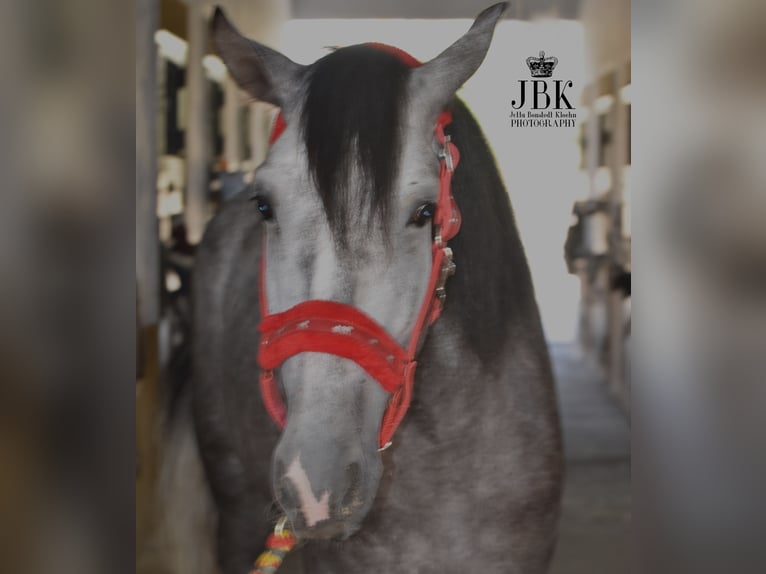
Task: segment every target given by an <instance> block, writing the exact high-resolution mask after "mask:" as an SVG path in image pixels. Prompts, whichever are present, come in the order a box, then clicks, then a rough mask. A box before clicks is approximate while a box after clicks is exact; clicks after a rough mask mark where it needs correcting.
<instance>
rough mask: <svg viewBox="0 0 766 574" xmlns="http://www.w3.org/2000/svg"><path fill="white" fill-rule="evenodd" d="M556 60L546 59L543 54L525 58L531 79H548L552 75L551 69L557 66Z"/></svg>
mask: <svg viewBox="0 0 766 574" xmlns="http://www.w3.org/2000/svg"><path fill="white" fill-rule="evenodd" d="M558 63H559V59H558V58H553V57H550V58H546V57H545V52H542V51H541V52H540V56H539V57H537V58H535V57H534V56H532V57H530V58H527V66H529V71H530V72H531V74H532V77H533V78H550V77H551V76H552V75H553V69H554V68H555V67H556V66H557V65H558Z"/></svg>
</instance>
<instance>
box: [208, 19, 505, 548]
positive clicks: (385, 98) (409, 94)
mask: <svg viewBox="0 0 766 574" xmlns="http://www.w3.org/2000/svg"><path fill="white" fill-rule="evenodd" d="M501 13H502V7H499V6H496V7H493V8H492V9H489V10H487V11H485V12H484V13H482V15H480V16H479V18H478V19H477V21H476V23H475V24H474V26H473V27H472V28H471V30H470V31H469V32H468V33H467V34H466V35H465V36H464V37H463V38H461V39H460V40H458V42H456V43H455V44H453V46H451V47H450V48H448V49H447V50H446V51H445V52H443V53H442V54H441V55H440V56H438V57H437V58H436V59H434V60H432V61H431V62H429V63H427V64H425V65H424V66H422V67H420V68H416V69H412V70H410V69H409V68H407V67H406V66H405V65H404V64H403V63H401V62H400V61H399V60H398V59H397V58H396V57H395V56H392V55H390V54H384V53H382V52H379V51H375V50H373V49H371V48H361V47H352V48H348V49H342V50H339V51H337V52H335V53H333V54H331V55H329V56H327V57H325V58H323V59H322V60H320V61H319V62H317V63H316V64H314V65H313V66H308V67H304V66H299V65H297V64H295V63H293V62H291V61H290V60H288V59H287V58H285V57H284V56H282V55H281V54H278V53H277V52H274V51H272V50H269V49H268V48H266V47H264V46H261V45H260V44H257V43H255V42H251V41H249V40H246V39H245V38H243V37H242V36H240V35H239V34H238V33H237V32H236V30H234V29H233V28H232V27H231V25H230V24H229V23H228V22H227V21H226V20H225V18H223V16H222V15H221V14H220V13H218V14H217V15H216V18H215V21H214V33H215V38H216V43H217V47H218V50H219V52H220V53H221V55H222V56H223V58H224V60H225V61H226V63H227V65H228V67H229V70H230V72H231V73H232V75H233V76H234V78H235V79H236V80H237V81H238V82H239V83H240V84H241V85H242V86H243V87H245V88H246V89H248V91H250V92H251V94H252V95H254V96H256V97H258V98H260V99H264V100H267V101H270V102H272V103H274V104H276V105H279V106H281V107H282V112H283V114H284V116H285V118H286V121H287V128H286V130H285V132H284V133H283V134H282V135H281V137H280V138H279V139H278V140H277V141H276V142H275V144H274V145H273V146H272V148H271V150H270V152H269V155H268V158H267V160H266V161H265V163H264V164H263V165H262V166H261V167H260V168H259V169H258V171H257V173H256V176H255V181H254V185H253V192H254V193H253V204H254V206H253V217H262V218H263V219H264V223H263V225H264V227H265V235H266V249H265V256H266V268H265V288H266V294H267V299H268V305H269V312H271V313H276V312H280V311H284V310H286V309H288V308H290V307H293V306H294V305H297V304H299V303H301V302H303V301H307V300H329V301H337V302H341V303H345V304H348V305H352V306H354V307H356V308H357V309H359V310H360V311H362V312H364V313H365V314H367V315H368V316H370V317H372V318H373V319H374V320H375V321H377V322H378V323H379V324H380V325H381V326H382V327H384V328H385V329H386V331H387V332H388V333H389V334H390V335H391V336H392V337H393V338H395V339H396V340H397V341H398V342H399V344H400V345H402V346H404V347H406V346H407V344H408V342H409V339H410V336H411V334H412V331H413V326H414V323H415V321H416V318H417V316H418V313H419V311H420V307H421V305H422V304H423V301H424V299H425V297H426V289H427V286H428V280H429V276H430V272H431V258H432V254H431V242H432V229H431V224H430V222H431V218H432V216H433V214H434V209H435V203H436V199H437V195H438V190H439V161H438V158H437V156H436V154H435V151H434V146H433V126H434V123H435V120H436V117H437V115H438V113H439V112H440V111H441V110H442V109H443V107H444V106H445V105H446V104H447V103H448V102H449V101H450V99H451V98H452V97H453V96H454V92H455V90H456V89H457V88H458V87H459V86H460V85H462V83H463V82H464V81H465V80H466V79H467V78H468V77H469V76H470V75H471V74H473V72H474V71H475V70H476V68H477V67H478V66H479V64H480V63H481V61H482V60H483V58H484V55H485V53H486V50H487V48H488V46H489V42H490V39H491V36H492V31H493V29H494V25H495V23H496V21H497V19H498V17H499V16H500V14H501ZM279 379H280V381H281V384H282V389H283V392H284V396H285V399H286V403H287V407H288V418H287V424H286V426H285V429H284V432H283V434H282V437H281V440H280V441H279V444H278V446H277V448H276V451H275V453H274V461H273V486H274V491H275V494H276V496H277V499H278V501H279V503H280V505H281V506H282V508H283V509H284V511H285V512H286V513H287V516H288V518H289V519H290V521H291V523H292V525H293V527H294V529H295V530H296V532H297V534H298V535H299V536H300V537H301V538H331V537H346V536H349V535H350V534H352V533H353V532H354V531H355V530H356V529H357V528H358V527H359V525H360V524H361V522H362V520H363V518H364V517H365V515H366V514H367V512H368V511H369V510H370V508H371V507H372V504H373V501H374V499H375V495H376V492H377V489H378V483H379V480H380V477H381V474H382V462H381V457H380V454H379V453H378V433H379V430H380V424H381V419H382V417H383V413H384V411H385V408H386V405H387V402H388V399H389V395H388V393H387V392H386V391H385V390H383V389H382V388H381V386H380V385H379V384H378V382H377V381H376V380H374V379H373V378H371V377H370V376H369V375H368V374H367V373H366V372H365V371H364V370H363V369H362V368H361V367H359V366H358V365H357V364H356V363H354V362H352V361H349V360H345V359H342V358H340V357H336V356H334V355H327V354H320V353H300V354H298V355H295V356H293V357H292V358H290V359H288V360H287V361H285V362H284V363H283V365H282V366H281V367H280V369H279Z"/></svg>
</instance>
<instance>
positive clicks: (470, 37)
mask: <svg viewBox="0 0 766 574" xmlns="http://www.w3.org/2000/svg"><path fill="white" fill-rule="evenodd" d="M507 7H508V2H500V3H499V4H495V5H493V6H490V7H489V8H487V9H486V10H484V11H483V12H482V13H481V14H479V15H478V16H477V17H476V20H474V23H473V25H472V26H471V28H470V30H468V32H466V33H465V34H464V35H463V36H462V37H461V38H460V39H458V40H457V41H456V42H455V43H454V44H452V45H451V46H450V47H449V48H447V49H446V50H444V51H443V52H442V53H441V54H439V55H438V56H436V57H435V58H434V59H433V60H430V61H429V62H426V63H425V64H423V65H422V66H420V67H418V68H414V69H413V70H412V74H411V80H410V82H411V84H410V86H411V93H412V94H413V98H414V99H415V100H417V102H418V103H419V104H421V105H422V106H423V107H424V108H425V110H426V113H427V114H428V115H429V117H430V116H433V118H435V117H436V115H438V114H439V112H441V110H442V109H443V108H444V106H446V105H447V104H448V103H449V102H450V100H452V98H453V96H454V95H455V92H456V91H457V90H458V88H460V86H462V85H463V84H464V83H465V82H466V80H468V78H470V77H471V76H473V74H474V72H476V70H478V69H479V66H480V65H481V63H482V62H483V61H484V56H486V55H487V51H488V50H489V44H490V42H491V41H492V34H493V33H494V31H495V25H496V24H497V21H498V20H499V19H500V16H502V14H503V12H505V9H506V8H507ZM433 118H431V119H433Z"/></svg>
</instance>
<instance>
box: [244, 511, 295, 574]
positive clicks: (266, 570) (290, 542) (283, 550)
mask: <svg viewBox="0 0 766 574" xmlns="http://www.w3.org/2000/svg"><path fill="white" fill-rule="evenodd" d="M286 524H287V517H286V516H283V517H282V518H280V519H279V520H278V521H277V525H276V526H275V527H274V532H273V533H272V534H269V537H268V538H267V539H266V549H265V550H264V551H263V552H261V554H260V556H258V559H257V560H256V561H255V564H254V565H253V569H252V570H250V574H274V573H275V572H276V571H277V569H278V568H279V567H280V566H281V565H282V562H283V561H284V559H285V556H287V553H288V552H290V550H292V549H293V548H295V545H296V544H297V542H298V539H297V538H296V537H295V535H294V534H293V533H292V532H290V530H288V529H287V528H285V525H286Z"/></svg>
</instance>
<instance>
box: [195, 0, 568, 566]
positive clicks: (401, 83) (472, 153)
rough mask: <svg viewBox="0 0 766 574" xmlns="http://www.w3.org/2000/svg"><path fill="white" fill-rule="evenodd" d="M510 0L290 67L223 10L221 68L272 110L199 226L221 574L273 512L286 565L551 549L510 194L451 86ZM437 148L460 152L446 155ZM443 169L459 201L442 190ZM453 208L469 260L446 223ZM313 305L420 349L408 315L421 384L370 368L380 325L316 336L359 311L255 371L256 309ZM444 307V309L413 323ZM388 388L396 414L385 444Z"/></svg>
mask: <svg viewBox="0 0 766 574" xmlns="http://www.w3.org/2000/svg"><path fill="white" fill-rule="evenodd" d="M504 10H505V4H497V5H495V6H492V7H490V8H488V9H486V10H485V11H483V12H482V13H481V14H480V15H479V16H478V17H477V18H476V19H475V21H474V23H473V25H472V26H471V28H470V30H468V31H467V32H466V33H465V35H463V36H462V37H461V38H460V39H458V40H457V41H456V42H454V43H453V44H452V45H451V46H449V47H448V48H447V49H446V50H444V51H443V52H442V53H441V54H440V55H438V56H437V57H436V58H434V59H433V60H430V61H428V62H426V63H424V64H422V65H419V63H415V62H413V61H412V59H411V57H409V56H407V55H406V54H403V53H401V52H399V51H397V50H396V49H389V48H387V47H381V46H377V45H358V46H350V47H343V48H338V49H335V50H334V51H332V52H330V53H329V54H327V55H326V56H324V57H323V58H321V59H320V60H318V61H317V62H315V63H313V64H311V65H301V64H297V63H295V62H293V61H291V60H290V59H288V58H287V57H286V56H284V55H283V54H281V53H279V52H278V51H275V50H273V49H271V48H269V47H267V46H265V45H262V44H260V43H258V42H255V41H253V40H250V39H248V38H246V37H244V36H243V35H241V34H240V33H239V32H238V31H237V29H236V28H235V27H234V25H233V24H232V23H230V22H229V20H228V19H227V18H226V16H225V15H224V14H223V12H222V11H221V10H220V9H217V10H216V12H215V15H214V17H213V20H212V24H211V25H212V36H213V41H214V45H215V47H216V49H217V51H218V53H219V54H220V56H221V58H222V59H223V61H224V63H225V64H226V66H227V68H228V71H229V73H230V75H231V76H232V78H233V79H234V80H235V81H236V82H237V83H238V84H239V86H240V87H241V88H242V89H244V90H245V91H246V92H247V93H248V94H249V95H250V96H252V97H253V98H256V99H258V100H261V101H265V102H269V103H271V104H274V105H275V106H278V107H279V108H280V113H281V119H280V120H279V123H280V124H281V125H280V128H279V132H280V133H279V134H277V135H278V137H276V135H275V136H274V138H273V140H274V141H273V144H272V146H271V147H270V150H269V152H268V155H267V158H266V160H265V161H264V163H263V164H262V165H261V166H260V167H259V168H258V169H257V170H256V172H255V175H254V179H253V182H252V185H251V186H250V187H249V188H248V189H247V190H245V191H243V192H242V193H241V194H240V195H239V196H237V197H236V198H234V199H232V200H231V201H230V202H229V203H228V204H227V205H225V206H224V207H223V208H222V209H221V210H220V212H219V213H218V214H217V215H216V216H215V217H214V218H213V219H212V220H211V222H210V223H209V224H208V227H207V229H206V232H205V235H204V238H203V240H202V242H201V244H200V245H199V248H198V251H197V256H196V264H195V265H196V267H195V272H194V286H193V293H194V295H193V304H194V318H193V325H194V326H193V337H192V345H193V347H192V349H193V359H192V361H193V375H192V377H193V381H192V385H191V386H192V396H191V405H192V406H191V411H192V414H193V421H194V430H195V436H196V444H197V448H198V450H199V453H200V456H201V460H202V464H203V468H204V477H205V480H206V482H207V485H208V486H209V489H210V493H211V495H212V499H213V501H214V504H215V514H216V521H215V531H216V532H215V539H216V549H217V550H216V553H217V560H218V564H219V567H220V569H221V571H222V572H223V573H224V574H245V573H246V572H249V571H250V569H251V568H252V566H253V562H254V560H255V559H256V557H257V556H258V554H259V552H260V551H261V550H262V544H263V542H264V540H265V539H266V538H267V536H268V535H269V533H270V532H271V531H272V529H273V528H274V522H275V520H276V519H277V517H278V516H280V515H283V514H284V515H285V516H286V518H287V524H288V527H289V528H290V530H291V531H292V532H293V533H294V534H295V535H296V537H297V539H298V540H299V541H300V544H299V547H298V548H296V549H295V550H294V551H293V553H292V554H291V555H288V558H287V561H286V562H285V568H288V567H289V564H290V562H291V560H293V564H297V563H298V562H297V561H300V562H302V564H303V565H304V568H305V570H306V571H307V572H312V573H313V572H316V573H321V574H332V573H344V574H349V573H365V574H371V573H377V572H380V573H383V572H385V573H390V572H418V573H430V572H440V573H441V572H483V573H492V572H502V573H523V574H540V573H543V572H545V571H546V570H547V568H548V564H549V562H550V559H551V556H552V553H553V550H554V547H555V542H556V535H557V522H558V515H559V506H560V497H561V482H562V455H561V438H560V428H559V420H558V412H557V402H556V396H555V390H554V386H553V377H552V371H551V366H550V362H549V357H548V350H547V347H546V342H545V338H544V334H543V330H542V326H541V322H540V317H539V312H538V309H537V304H536V300H535V295H534V290H533V285H532V280H531V277H530V272H529V269H528V265H527V262H526V257H525V254H524V249H523V246H522V243H521V240H520V236H519V233H518V230H517V227H516V224H515V220H514V215H513V211H512V208H511V204H510V199H509V195H508V193H507V191H506V189H505V186H504V184H503V182H502V180H501V177H500V175H499V172H498V169H497V166H496V165H495V161H494V158H493V156H492V153H491V151H490V148H489V146H488V144H487V142H486V140H485V138H484V136H483V134H482V132H481V129H480V128H479V126H478V124H477V122H476V121H475V120H474V118H473V117H472V115H471V113H470V111H469V110H468V109H467V107H466V106H465V104H464V103H463V102H462V101H461V100H460V99H459V98H457V96H456V91H457V90H458V88H460V87H461V86H462V84H463V83H464V82H465V81H466V80H467V79H468V78H469V77H471V76H472V75H473V74H474V72H475V71H476V70H477V69H478V67H479V66H480V64H481V63H482V61H483V60H484V57H485V55H486V53H487V51H488V49H489V46H490V42H491V39H492V36H493V32H494V28H495V25H496V23H497V21H498V19H499V18H500V16H501V15H502V13H503V12H504ZM445 110H446V111H447V113H448V116H447V119H446V120H445V119H444V118H445V116H444V114H445ZM435 126H439V127H440V129H441V128H443V134H442V137H440V138H439V140H438V141H437V138H436V136H435V133H436V132H435ZM437 131H438V130H437ZM445 153H446V155H447V156H449V158H447V159H449V160H451V161H452V160H454V161H455V162H456V163H457V165H451V166H447V167H445ZM457 154H459V161H457V157H458V156H457ZM450 168H452V169H450ZM445 170H448V171H449V175H447V178H448V180H449V185H448V187H447V193H448V195H449V198H450V200H451V201H452V202H454V209H455V211H454V212H453V213H448V212H449V210H450V209H451V207H450V206H449V205H447V204H445V203H444V202H443V201H441V200H440V193H441V192H442V190H443V189H444V185H443V184H444V176H445V174H446V173H447V171H445ZM439 216H441V219H439ZM458 220H459V226H460V228H459V232H457V233H456V234H455V235H454V237H452V238H451V239H450V240H449V249H450V250H451V252H450V254H449V255H451V257H449V259H450V260H452V259H454V265H455V266H456V268H455V267H453V266H451V265H448V263H449V261H446V262H445V258H447V257H448V255H447V252H446V251H444V250H442V243H441V242H442V241H443V238H441V237H440V236H438V234H440V233H442V232H443V229H437V227H438V226H437V225H436V222H437V221H442V222H446V223H444V224H445V225H446V224H447V223H449V222H451V223H452V224H455V223H456V222H457V221H458ZM435 246H438V253H439V255H440V257H441V259H440V260H439V261H440V265H441V266H442V267H440V268H439V269H438V270H436V271H435V267H434V266H435V264H436V263H435V261H436V259H435V256H434V253H436V251H435V249H436V247H435ZM445 270H446V273H441V272H442V271H445ZM437 271H438V272H437ZM453 271H454V275H453V276H452V277H450V278H449V279H448V281H446V276H448V275H450V274H451V273H452V272H453ZM434 277H437V279H436V280H437V281H439V286H438V287H440V288H441V291H440V293H439V297H438V298H437V297H435V296H432V293H430V292H429V290H430V289H432V288H433V287H434V284H433V281H432V279H433V278H434ZM445 296H446V298H445ZM264 300H265V302H264ZM307 302H308V303H311V304H316V305H315V307H316V308H322V309H325V308H328V309H332V310H334V311H333V312H335V311H337V312H338V313H340V314H341V315H342V314H343V313H347V315H348V316H349V317H350V318H349V321H352V322H353V321H356V323H354V324H356V325H358V324H363V325H366V327H365V328H366V329H367V330H366V331H364V333H366V334H367V335H369V333H370V332H375V333H380V337H381V338H385V339H386V344H388V345H389V348H391V346H393V348H395V349H399V348H406V347H407V345H408V343H412V341H413V340H414V339H413V337H414V335H413V330H415V329H416V328H417V330H418V334H417V335H418V336H417V337H416V340H415V342H414V344H413V345H411V347H412V349H413V355H412V357H410V359H411V360H410V362H408V363H406V364H405V367H404V368H405V369H409V370H407V375H406V376H411V380H409V383H408V385H410V386H409V387H408V389H409V390H410V391H411V395H410V396H408V397H406V400H404V399H402V395H401V393H400V392H399V390H392V389H390V388H388V387H385V386H384V385H383V384H382V383H381V381H382V379H383V378H384V377H383V375H381V374H380V373H379V372H378V374H377V375H376V374H374V369H372V368H371V367H370V362H374V360H377V359H378V358H379V357H378V355H380V352H379V350H377V348H376V349H372V348H371V347H370V348H368V347H369V346H371V345H373V344H383V343H382V342H378V341H377V340H375V339H371V341H370V342H362V343H359V344H358V346H356V347H353V349H355V350H356V351H355V352H354V353H348V355H349V356H344V355H343V352H341V351H334V352H329V351H325V352H322V350H323V349H325V346H326V345H327V344H328V343H327V341H329V340H330V339H331V338H332V337H333V336H336V335H337V336H341V335H343V334H348V333H347V331H351V330H352V328H353V327H351V326H349V327H347V330H346V331H343V332H341V331H337V329H336V328H335V327H333V329H332V330H330V329H327V330H326V332H324V334H322V333H319V332H315V333H314V334H315V335H317V337H315V338H314V339H312V340H314V341H315V346H311V345H309V346H308V347H306V348H305V349H300V348H299V349H293V351H292V352H291V353H287V355H288V356H286V357H283V359H284V360H283V361H281V362H279V365H278V366H271V367H268V368H266V367H264V366H263V365H262V364H261V363H262V360H261V358H257V357H261V355H258V353H259V352H260V351H259V349H260V346H261V345H263V344H265V343H264V337H266V334H265V332H264V327H263V325H262V323H265V321H263V319H264V318H265V315H267V314H268V315H269V316H272V315H273V316H279V314H280V313H285V312H287V313H289V312H290V311H289V310H291V309H296V308H300V309H302V308H304V306H305V304H307ZM317 302H318V303H317ZM431 303H434V304H435V307H433V308H435V309H437V310H438V313H437V315H439V316H438V319H436V320H434V321H432V322H430V321H429V322H427V323H423V324H421V327H422V329H421V327H417V326H416V321H417V318H418V317H419V316H422V315H423V309H425V308H426V307H427V308H428V309H429V312H431V311H432V310H433V309H432V307H431V306H430V305H431ZM309 306H310V305H309ZM312 308H313V307H312ZM317 312H318V311H317ZM308 316H309V318H311V317H313V315H310V313H309V315H308ZM325 318H326V317H325ZM308 323H309V321H308V320H306V321H301V322H297V323H295V324H293V326H292V328H293V330H294V331H297V330H298V329H300V328H302V327H305V326H306V325H308ZM295 325H298V326H295ZM259 326H260V330H259ZM301 326H302V327H301ZM283 327H284V325H283ZM359 329H360V330H363V329H362V328H361V327H359ZM421 331H422V332H421ZM295 336H296V337H298V336H300V334H296V335H295ZM317 345H318V346H317ZM365 345H367V346H365ZM318 349H319V350H318ZM357 351H358V352H357ZM393 352H394V351H392V353H393ZM362 355H364V356H362ZM368 360H369V361H368ZM390 360H391V359H390V358H389V361H390ZM365 361H368V362H365ZM414 365H417V368H416V369H415V368H414ZM381 368H383V367H381ZM266 371H268V373H267V374H268V376H269V377H273V379H269V381H268V384H270V385H271V387H268V388H267V386H263V387H262V388H263V396H262V393H259V391H258V381H259V377H260V379H261V383H262V385H263V378H264V373H265V372H266ZM371 373H372V374H371ZM386 373H387V374H389V371H386ZM386 376H387V375H386ZM397 376H399V375H397ZM402 376H403V377H404V376H405V375H402ZM397 380H398V379H397ZM268 389H271V390H270V391H269V390H268ZM397 389H399V388H398V387H397ZM267 392H272V393H276V395H273V396H269V397H267V396H266V393H267ZM267 399H268V400H267ZM395 400H396V401H400V402H399V403H397V405H395V406H396V407H397V408H398V407H402V409H400V410H399V411H397V412H398V416H397V420H396V421H395V423H398V426H397V424H394V425H393V427H395V432H393V430H394V428H392V427H391V425H389V426H388V427H387V428H388V432H389V435H391V434H392V433H393V434H392V436H389V437H388V439H389V440H386V441H385V443H383V442H382V440H381V436H382V434H383V428H382V427H384V426H385V425H386V424H387V423H385V421H384V417H386V415H387V413H388V411H389V410H390V409H391V408H393V407H392V403H393V402H394V401H395ZM404 403H406V404H404ZM275 404H276V406H275ZM278 407H283V408H284V412H283V413H282V414H283V419H282V420H281V422H280V424H283V425H284V427H283V428H280V426H279V425H277V424H275V423H274V421H273V420H272V418H275V409H276V410H278ZM407 407H409V408H408V409H407ZM403 410H406V414H403ZM402 414H403V416H401V415H402ZM276 418H278V416H276ZM389 422H390V421H389ZM293 556H294V557H293Z"/></svg>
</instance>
